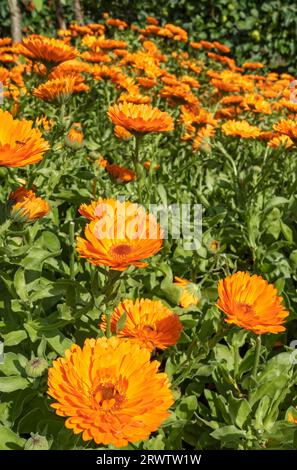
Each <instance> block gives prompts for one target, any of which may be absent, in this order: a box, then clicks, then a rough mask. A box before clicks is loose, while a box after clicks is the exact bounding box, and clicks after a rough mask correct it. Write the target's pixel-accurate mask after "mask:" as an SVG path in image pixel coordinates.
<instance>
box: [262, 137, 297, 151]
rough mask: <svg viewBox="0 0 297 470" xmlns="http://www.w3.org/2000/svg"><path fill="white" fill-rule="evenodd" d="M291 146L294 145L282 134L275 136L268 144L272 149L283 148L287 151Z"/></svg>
mask: <svg viewBox="0 0 297 470" xmlns="http://www.w3.org/2000/svg"><path fill="white" fill-rule="evenodd" d="M293 145H294V142H293V140H291V139H290V137H289V136H287V135H284V134H281V135H278V136H275V137H273V138H272V139H271V140H269V142H268V147H274V148H278V147H285V148H286V149H289V148H290V147H292V146H293Z"/></svg>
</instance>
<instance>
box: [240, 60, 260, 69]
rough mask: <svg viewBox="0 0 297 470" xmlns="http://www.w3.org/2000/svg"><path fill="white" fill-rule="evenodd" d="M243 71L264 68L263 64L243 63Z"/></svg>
mask: <svg viewBox="0 0 297 470" xmlns="http://www.w3.org/2000/svg"><path fill="white" fill-rule="evenodd" d="M242 66H243V68H244V69H251V70H257V69H262V68H263V67H264V65H263V64H261V63H260V62H245V63H244V64H242Z"/></svg>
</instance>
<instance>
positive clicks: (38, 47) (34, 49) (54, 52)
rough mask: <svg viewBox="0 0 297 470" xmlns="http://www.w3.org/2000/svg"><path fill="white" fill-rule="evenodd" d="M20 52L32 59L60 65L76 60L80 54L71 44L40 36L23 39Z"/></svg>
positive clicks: (33, 35) (35, 35) (34, 35)
mask: <svg viewBox="0 0 297 470" xmlns="http://www.w3.org/2000/svg"><path fill="white" fill-rule="evenodd" d="M18 52H19V53H20V54H22V55H24V56H26V57H29V58H30V59H38V60H41V61H43V62H47V63H51V62H53V63H60V62H64V61H65V60H71V59H74V58H75V57H76V56H77V55H78V52H77V51H76V49H74V48H73V47H72V46H70V45H69V44H65V42H63V41H61V40H59V39H52V38H48V37H45V36H40V35H38V34H32V35H31V36H28V37H26V38H25V39H23V41H22V43H21V44H20V45H19V46H18Z"/></svg>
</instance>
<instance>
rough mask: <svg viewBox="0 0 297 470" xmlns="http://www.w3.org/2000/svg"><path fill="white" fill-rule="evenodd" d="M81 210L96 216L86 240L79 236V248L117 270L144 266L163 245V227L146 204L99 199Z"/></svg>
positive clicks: (96, 262) (92, 217) (95, 259)
mask: <svg viewBox="0 0 297 470" xmlns="http://www.w3.org/2000/svg"><path fill="white" fill-rule="evenodd" d="M79 212H80V213H81V214H82V215H85V216H86V217H88V218H89V219H93V220H92V221H91V222H90V223H89V224H88V225H87V226H86V228H85V236H86V239H84V238H81V237H78V238H77V251H78V252H79V254H80V255H81V257H83V258H87V259H88V261H89V262H90V263H92V264H95V265H105V266H110V268H111V269H115V270H117V271H124V270H125V269H127V268H128V267H129V266H131V265H134V266H137V267H140V268H143V267H145V266H147V265H148V263H146V262H143V261H140V260H143V259H146V258H149V257H150V256H153V255H155V254H156V253H158V252H159V251H160V250H161V248H162V242H163V240H162V239H163V233H162V231H161V228H160V226H159V224H158V223H157V221H156V219H155V217H154V216H153V215H151V214H149V213H147V212H146V211H145V209H144V208H143V207H142V206H139V205H137V204H133V203H131V202H121V201H119V200H110V199H105V200H104V199H99V200H98V201H97V202H93V203H91V204H90V205H89V206H88V205H86V204H83V205H82V206H81V207H80V209H79Z"/></svg>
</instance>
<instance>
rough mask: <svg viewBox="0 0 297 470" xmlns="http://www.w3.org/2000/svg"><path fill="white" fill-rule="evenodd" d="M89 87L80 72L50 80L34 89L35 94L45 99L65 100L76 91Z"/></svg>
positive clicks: (86, 89)
mask: <svg viewBox="0 0 297 470" xmlns="http://www.w3.org/2000/svg"><path fill="white" fill-rule="evenodd" d="M88 90H89V87H88V85H86V84H85V83H84V82H83V77H82V76H80V75H79V74H73V75H68V76H61V77H59V78H54V79H52V80H48V81H47V82H45V83H43V84H41V85H39V87H37V88H35V89H34V90H33V93H32V94H33V95H34V96H36V97H37V98H39V99H41V100H43V101H55V100H57V101H64V100H65V99H67V98H69V97H70V96H71V95H72V94H74V93H80V92H82V91H88Z"/></svg>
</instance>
